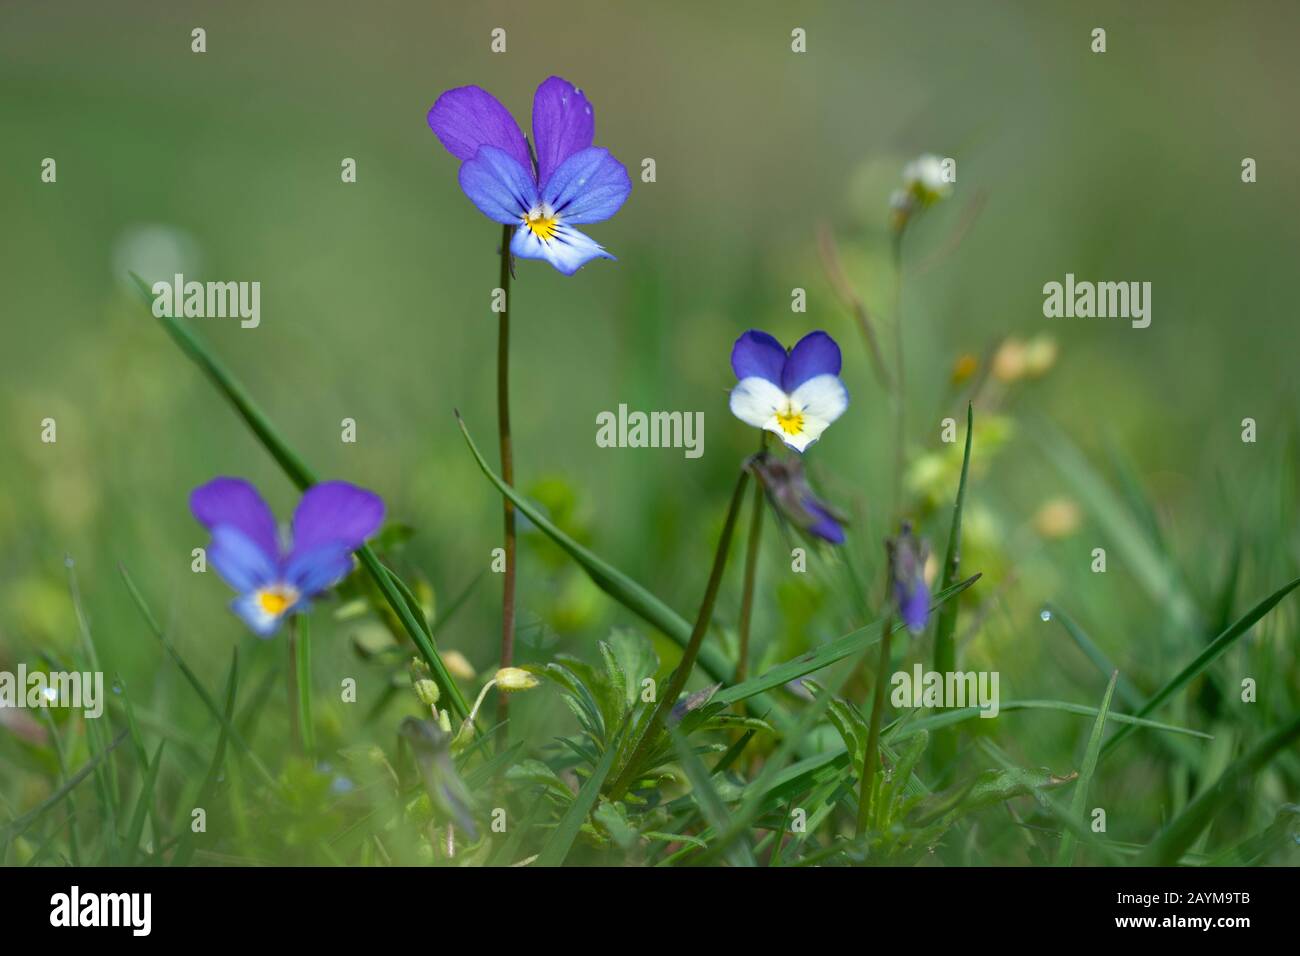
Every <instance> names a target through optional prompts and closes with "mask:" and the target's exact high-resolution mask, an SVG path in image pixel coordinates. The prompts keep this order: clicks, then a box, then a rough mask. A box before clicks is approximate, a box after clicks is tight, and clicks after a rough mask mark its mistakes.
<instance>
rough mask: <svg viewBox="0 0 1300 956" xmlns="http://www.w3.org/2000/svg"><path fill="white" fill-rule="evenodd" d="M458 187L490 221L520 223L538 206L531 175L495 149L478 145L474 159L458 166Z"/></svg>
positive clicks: (507, 155) (516, 162)
mask: <svg viewBox="0 0 1300 956" xmlns="http://www.w3.org/2000/svg"><path fill="white" fill-rule="evenodd" d="M460 188H461V189H462V190H464V192H465V195H466V196H468V197H469V199H470V202H472V203H473V204H474V205H475V206H477V207H478V211H479V212H481V213H482V214H483V215H485V216H487V217H488V218H489V219H491V220H492V221H493V222H501V223H514V222H519V221H520V220H522V219H523V218H524V214H525V213H527V212H528V210H530V209H532V208H533V206H535V205H536V204H537V183H535V182H533V176H532V173H530V172H529V171H528V170H526V169H524V167H523V166H521V165H519V162H518V161H517V160H516V159H515V158H514V157H513V156H511V155H510V154H509V153H507V152H506V151H505V150H503V149H497V148H496V147H495V146H480V147H479V151H478V153H476V154H475V156H474V158H473V159H470V160H467V161H465V162H464V163H462V164H461V167H460Z"/></svg>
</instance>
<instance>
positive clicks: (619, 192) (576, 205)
mask: <svg viewBox="0 0 1300 956" xmlns="http://www.w3.org/2000/svg"><path fill="white" fill-rule="evenodd" d="M429 126H430V128H431V129H432V130H433V131H434V133H435V134H437V136H438V139H439V140H440V141H441V142H442V144H443V146H445V147H446V148H447V151H448V152H450V153H451V154H452V155H453V156H455V157H456V158H457V159H459V160H461V167H460V188H461V189H462V190H463V191H464V193H465V195H466V196H468V197H469V199H470V201H471V202H473V203H474V205H475V206H477V207H478V210H479V212H481V213H483V215H485V216H487V217H488V218H489V219H491V220H493V221H495V222H500V223H504V224H505V225H507V226H516V227H517V228H516V229H515V231H514V235H513V237H512V238H511V240H510V251H511V253H513V254H514V255H515V256H518V257H519V258H520V259H544V260H546V261H547V262H549V263H550V264H551V265H553V266H554V267H555V268H556V269H558V270H559V271H560V272H562V273H564V274H565V275H573V273H575V272H577V271H578V270H579V269H580V268H582V266H583V265H585V264H586V263H587V262H590V261H591V260H592V259H597V258H600V259H613V258H614V257H613V256H612V255H610V254H609V253H608V252H606V251H605V250H604V248H603V247H602V246H601V245H600V244H599V243H597V242H596V241H595V240H594V239H592V238H591V237H590V236H588V235H587V234H586V233H584V232H581V231H580V230H578V229H575V228H574V226H583V225H588V224H590V223H594V222H603V221H604V220H606V219H609V218H610V217H611V216H613V215H614V213H616V212H618V210H619V207H620V206H622V205H623V201H624V200H625V199H627V197H628V194H629V193H630V192H631V191H632V180H631V179H630V178H629V177H628V174H627V170H626V169H625V168H624V167H623V164H622V163H620V162H619V161H618V160H617V159H615V158H614V156H613V154H611V153H610V151H609V150H607V149H602V148H600V147H596V146H593V145H592V140H593V137H594V135H595V129H596V118H595V114H594V113H593V112H592V108H591V102H590V101H589V100H588V99H587V97H586V95H585V94H584V93H583V92H582V91H581V90H579V89H578V88H577V87H576V86H574V85H573V84H572V83H570V82H569V81H568V80H565V79H563V78H561V77H558V76H552V77H550V78H549V79H547V80H546V81H545V82H543V83H542V85H541V86H539V87H538V88H537V93H536V95H535V96H534V97H533V146H534V147H535V148H536V158H535V159H534V157H533V155H532V154H531V153H530V151H529V148H528V142H527V140H525V139H524V134H523V132H522V131H521V130H520V129H519V124H518V123H516V122H515V120H514V117H512V116H511V115H510V111H509V110H507V109H506V108H505V107H504V106H502V105H501V103H500V101H499V100H497V98H496V97H494V96H493V95H492V94H491V93H489V92H487V91H486V90H483V89H481V88H479V87H477V86H460V87H457V88H456V89H454V90H448V91H447V92H445V93H443V94H442V95H441V96H440V97H438V101H437V102H436V103H434V104H433V108H432V109H430V110H429Z"/></svg>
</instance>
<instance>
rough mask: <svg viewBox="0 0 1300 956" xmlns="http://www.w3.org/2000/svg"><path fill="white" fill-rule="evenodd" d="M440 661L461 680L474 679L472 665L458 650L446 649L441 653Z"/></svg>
mask: <svg viewBox="0 0 1300 956" xmlns="http://www.w3.org/2000/svg"><path fill="white" fill-rule="evenodd" d="M442 662H443V663H444V664H445V665H447V670H448V671H450V672H451V675H452V676H453V677H459V678H460V679H461V680H473V679H474V674H475V671H474V665H473V664H471V663H470V662H469V659H468V658H467V657H466V656H465V655H464V654H462V653H461V652H460V651H446V652H445V653H444V654H443V655H442Z"/></svg>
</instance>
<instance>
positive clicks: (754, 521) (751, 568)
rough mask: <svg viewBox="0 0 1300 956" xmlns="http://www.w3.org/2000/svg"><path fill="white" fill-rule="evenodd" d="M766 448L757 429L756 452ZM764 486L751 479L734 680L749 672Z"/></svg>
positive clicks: (763, 433) (765, 438)
mask: <svg viewBox="0 0 1300 956" xmlns="http://www.w3.org/2000/svg"><path fill="white" fill-rule="evenodd" d="M766 450H767V432H766V431H762V432H759V439H758V453H759V454H760V455H761V454H763V452H764V451H766ZM764 497H765V495H764V490H763V483H762V482H761V481H755V482H754V509H753V511H751V512H750V518H749V546H748V548H747V549H746V551H745V583H744V587H743V589H742V591H741V596H740V622H739V625H738V626H737V631H738V632H739V634H738V636H739V638H740V652H739V658H738V660H737V661H736V682H737V683H739V682H740V681H742V680H744V679H745V676H746V675H747V674H748V672H749V627H750V622H751V621H752V620H753V613H754V579H755V578H756V577H757V576H758V545H759V541H760V539H761V538H762V535H763V504H764V501H763V499H764Z"/></svg>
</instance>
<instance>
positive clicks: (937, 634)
mask: <svg viewBox="0 0 1300 956" xmlns="http://www.w3.org/2000/svg"><path fill="white" fill-rule="evenodd" d="M974 432H975V408H974V406H973V405H972V404H971V403H970V402H967V403H966V448H965V450H964V451H963V452H962V459H961V480H960V481H959V482H958V483H957V498H956V500H955V501H954V502H953V506H952V526H951V528H950V530H949V531H948V550H947V552H946V553H945V554H944V558H943V577H942V582H943V583H942V586H941V588H940V590H947V589H948V588H950V587H952V586H953V585H954V584H956V583H957V572H958V569H959V568H960V565H961V516H962V511H963V510H964V509H965V506H966V479H967V478H968V477H969V475H970V448H971V437H972V435H973V434H974ZM960 603H961V602H959V601H948V602H946V603H945V604H944V605H943V607H942V608H940V609H939V617H938V620H937V621H936V622H935V626H934V669H935V670H936V671H937V672H938V673H940V674H948V673H951V672H953V671H955V670H956V669H957V646H956V633H957V608H958V607H959V605H960ZM956 752H957V738H956V735H955V733H954V732H953V731H951V730H949V731H947V732H945V733H941V734H938V735H936V736H935V739H934V749H933V750H932V751H931V754H932V758H933V760H934V763H935V766H937V767H948V766H950V765H951V764H952V761H953V757H954V756H955V755H956Z"/></svg>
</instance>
